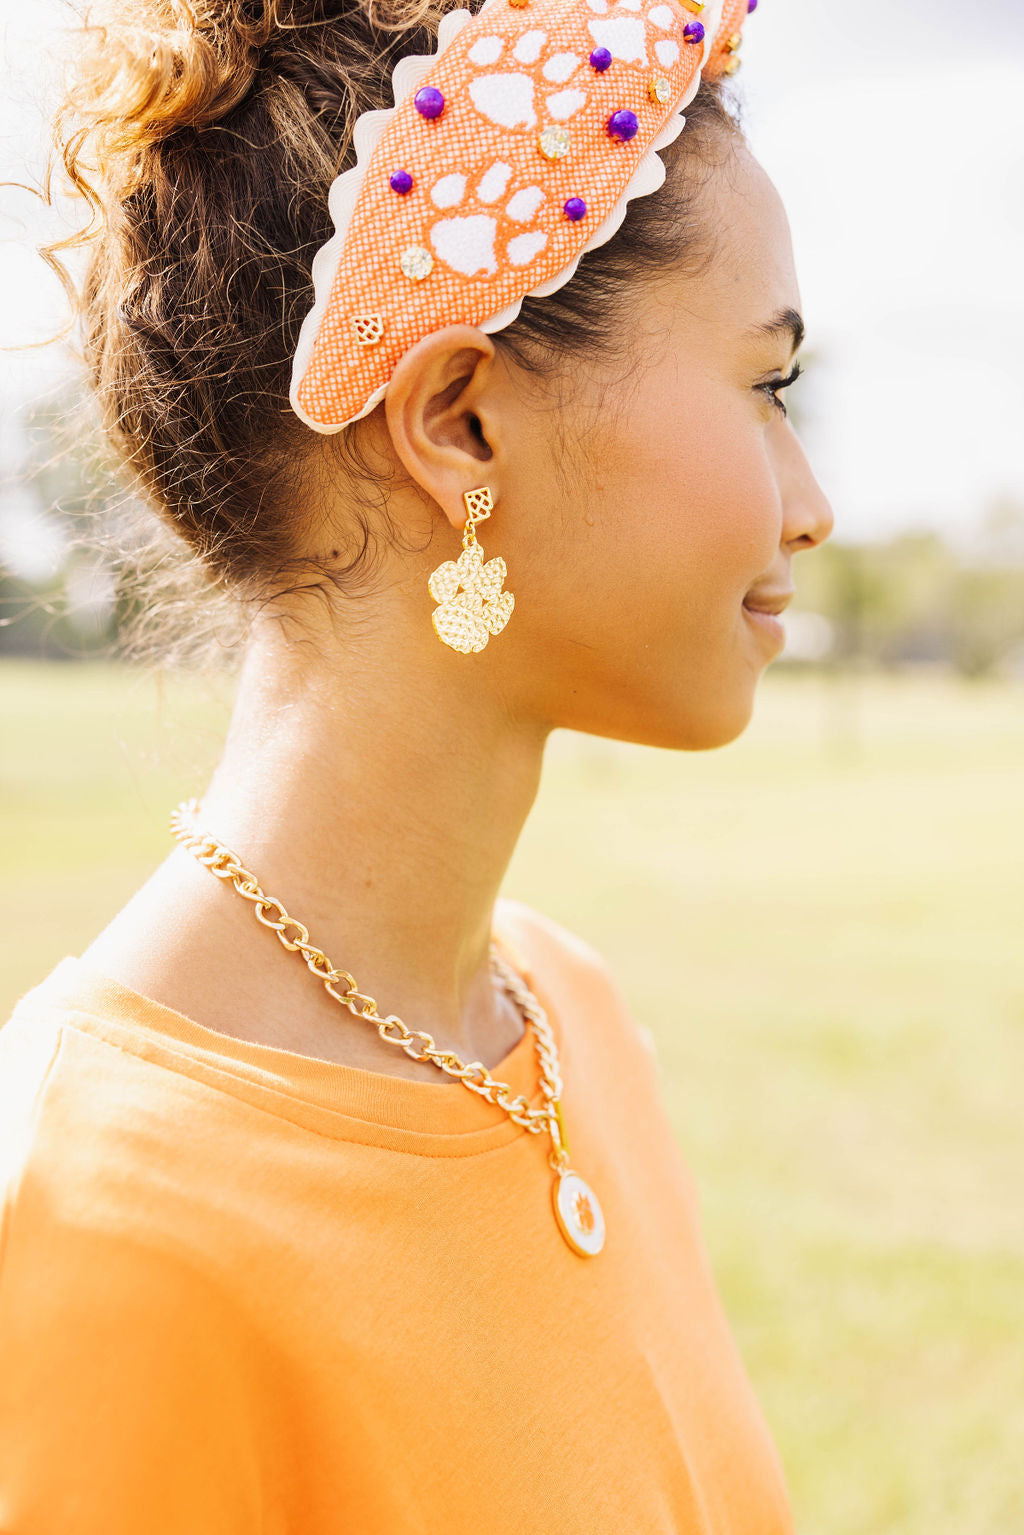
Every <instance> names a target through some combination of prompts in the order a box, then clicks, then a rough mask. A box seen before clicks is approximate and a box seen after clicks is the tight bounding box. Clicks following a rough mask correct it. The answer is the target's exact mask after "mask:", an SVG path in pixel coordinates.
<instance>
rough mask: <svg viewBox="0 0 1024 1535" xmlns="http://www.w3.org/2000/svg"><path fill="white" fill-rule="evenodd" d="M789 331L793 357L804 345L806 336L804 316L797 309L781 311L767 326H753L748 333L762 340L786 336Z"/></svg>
mask: <svg viewBox="0 0 1024 1535" xmlns="http://www.w3.org/2000/svg"><path fill="white" fill-rule="evenodd" d="M787 331H788V332H789V334H790V335H791V336H792V338H793V345H792V349H791V352H790V355H791V356H792V353H793V352H798V351H799V350H800V348H801V346H802V345H803V341H804V334H805V332H804V322H803V316H802V315H800V314H798V313H797V311H796V310H795V309H780V310H779V312H778V314H777V315H775V316H774V317H773V318H772V319H771V320H769V321H768V322H767V324H765V325H755V326H753V327H752V328H751V329H750V330H749V331H748V332H747V335H748V336H754V337H756V338H758V339H760V338H761V337H762V336H771V337H773V338H774V337H776V336H784V335H785V334H786V332H787Z"/></svg>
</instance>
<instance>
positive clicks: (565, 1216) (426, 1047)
mask: <svg viewBox="0 0 1024 1535" xmlns="http://www.w3.org/2000/svg"><path fill="white" fill-rule="evenodd" d="M198 813H199V801H198V799H188V800H182V802H181V804H180V805H178V806H177V807H176V808H175V809H174V810H173V811H172V812H171V820H170V829H171V831H172V832H173V833H174V835H175V837H177V838H178V840H179V841H180V842H182V843H184V845H185V846H186V847H187V848H188V849H189V851H190V852H191V853H193V854H194V855H195V857H196V858H197V859H198V860H199V862H200V863H201V864H205V865H206V867H207V868H208V869H209V870H210V872H211V873H212V874H215V875H216V876H217V878H218V879H230V880H231V882H232V884H233V885H234V887H235V889H236V890H237V891H238V893H239V895H244V896H245V898H246V900H248V901H252V902H253V915H254V916H255V917H256V919H257V921H259V922H262V923H263V925H264V927H269V928H271V929H272V930H273V931H274V932H275V933H276V934H277V936H278V938H279V939H280V941H281V943H282V944H283V945H284V947H285V948H286V949H292V950H296V949H297V950H298V951H299V953H300V954H301V955H302V957H303V959H304V960H305V961H306V964H307V966H308V967H309V969H310V970H311V971H312V972H313V974H314V975H315V976H316V977H317V979H318V980H320V981H323V983H324V988H325V990H326V991H327V992H328V993H329V994H330V995H331V996H332V997H333V998H334V1000H335V1001H336V1002H341V1003H342V1004H343V1005H344V1006H345V1007H347V1008H348V1009H349V1011H350V1012H351V1013H352V1014H353V1015H354V1016H355V1017H356V1018H365V1019H366V1020H367V1022H368V1023H372V1024H374V1025H375V1026H376V1029H377V1032H378V1034H379V1035H380V1037H381V1039H384V1040H387V1042H388V1044H391V1045H397V1046H398V1048H399V1049H400V1050H404V1051H405V1053H406V1055H408V1056H409V1057H410V1059H411V1060H414V1061H431V1062H433V1064H434V1065H435V1066H439V1067H440V1068H441V1070H442V1071H446V1072H448V1073H449V1075H450V1076H453V1077H458V1079H459V1081H460V1082H461V1083H462V1085H463V1087H468V1088H469V1089H470V1091H471V1092H474V1093H479V1095H480V1096H481V1097H482V1098H486V1099H487V1100H488V1101H489V1102H490V1103H495V1104H497V1105H498V1107H499V1108H501V1109H504V1111H505V1113H506V1114H508V1116H509V1118H510V1119H512V1120H514V1121H515V1123H516V1124H517V1125H522V1126H523V1127H524V1128H525V1129H527V1130H529V1132H530V1133H531V1134H532V1135H539V1134H542V1133H543V1132H544V1131H545V1130H547V1132H548V1134H549V1136H550V1137H551V1150H550V1151H549V1152H548V1165H549V1166H550V1167H551V1168H553V1170H554V1172H555V1174H556V1177H555V1180H554V1183H553V1184H552V1189H551V1194H552V1203H553V1204H554V1208H555V1219H556V1220H557V1222H558V1229H559V1230H560V1231H561V1233H562V1235H563V1236H564V1237H565V1240H566V1241H567V1242H568V1244H569V1246H570V1247H571V1248H572V1250H573V1252H576V1253H579V1254H580V1256H581V1257H584V1258H590V1257H594V1256H595V1255H596V1254H597V1253H599V1252H600V1251H601V1249H602V1247H603V1246H604V1237H605V1224H604V1214H603V1212H602V1210H601V1206H600V1204H599V1203H598V1200H597V1196H596V1194H595V1193H594V1191H593V1190H592V1189H591V1188H590V1187H589V1185H588V1184H587V1183H586V1182H584V1180H583V1179H582V1178H581V1177H580V1175H579V1173H577V1172H575V1171H574V1170H573V1169H572V1168H571V1167H570V1166H569V1141H568V1137H567V1136H566V1133H565V1121H564V1119H563V1117H562V1078H561V1075H560V1072H559V1063H558V1046H557V1045H556V1043H555V1036H554V1034H553V1033H552V1032H551V1025H550V1023H549V1022H548V1017H547V1014H546V1012H545V1011H544V1009H543V1007H542V1006H541V1004H540V1003H539V1002H538V1000H537V998H536V997H535V996H534V994H533V992H532V991H530V989H529V987H528V986H527V985H526V984H525V982H524V981H523V980H522V978H521V977H520V976H519V974H518V973H517V972H516V971H515V970H514V969H513V967H512V966H511V965H510V964H509V963H508V962H507V960H506V959H505V958H504V957H503V956H502V955H501V954H500V953H499V951H498V949H497V947H496V945H495V944H494V942H493V941H492V943H491V946H490V963H491V969H492V971H493V972H494V973H495V974H496V975H497V977H498V979H499V980H500V981H501V983H502V985H503V986H504V987H505V990H506V991H507V992H508V993H509V995H510V996H511V997H512V998H513V1000H514V1001H515V1002H516V1003H517V1005H518V1006H519V1007H520V1008H521V1009H522V1011H523V1013H524V1014H525V1015H526V1018H527V1019H528V1021H529V1023H530V1026H531V1028H532V1029H533V1042H534V1047H535V1049H536V1052H537V1060H538V1062H539V1064H540V1079H541V1094H542V1096H543V1098H544V1107H543V1108H540V1109H532V1108H531V1107H530V1105H529V1102H528V1100H527V1099H526V1098H524V1097H523V1096H522V1094H520V1095H519V1096H518V1097H516V1098H510V1097H509V1086H508V1083H507V1082H498V1081H496V1080H495V1078H494V1077H492V1076H491V1074H490V1072H489V1071H488V1070H487V1068H486V1066H484V1065H483V1063H482V1062H481V1061H471V1062H470V1064H469V1065H468V1066H466V1065H464V1064H463V1062H462V1061H460V1060H459V1057H458V1056H457V1055H455V1054H454V1052H453V1051H451V1050H439V1049H438V1048H437V1046H436V1045H435V1044H434V1041H433V1039H432V1038H431V1036H430V1035H429V1034H427V1033H424V1032H423V1031H422V1030H421V1029H408V1028H406V1026H405V1024H404V1023H403V1022H402V1020H401V1018H399V1017H398V1016H397V1015H396V1014H395V1013H389V1014H388V1016H387V1017H386V1018H382V1017H381V1015H380V1013H379V1012H378V1010H377V1003H376V1002H375V1001H374V999H373V997H369V996H367V995H366V993H365V992H362V991H360V990H359V988H358V986H357V985H356V979H355V976H353V975H351V974H350V973H349V972H348V971H347V970H337V969H335V967H334V966H333V965H332V964H331V962H330V960H329V959H328V958H327V956H326V955H325V954H324V952H323V950H322V949H318V948H317V947H316V945H315V944H312V943H310V941H309V931H308V929H307V928H305V927H304V926H303V925H302V923H301V922H299V921H297V920H296V918H294V917H290V916H289V915H288V913H287V912H286V911H285V909H284V907H283V906H282V905H281V902H280V901H278V900H275V899H274V897H273V896H268V895H266V894H264V892H263V891H262V890H261V889H260V886H259V884H258V883H257V880H256V877H255V875H253V874H251V873H250V872H249V870H248V869H246V868H245V867H244V866H243V864H242V862H241V860H240V859H239V858H238V855H237V854H236V853H233V852H232V851H231V849H230V848H229V847H225V846H224V844H223V843H221V842H218V841H217V840H216V838H214V837H211V836H210V835H209V834H208V833H206V832H204V831H202V830H201V828H200V827H199V826H198V825H197V824H196V817H197V816H198ZM270 910H274V911H276V912H277V916H276V917H273V916H267V912H268V911H270ZM286 929H289V930H290V931H291V932H292V934H293V935H294V936H293V937H289V936H288V932H287V931H286ZM338 981H341V982H343V983H344V987H343V990H341V991H338V990H337V988H336V982H338ZM417 1040H419V1041H420V1045H421V1048H420V1049H417V1048H416V1044H415V1041H417Z"/></svg>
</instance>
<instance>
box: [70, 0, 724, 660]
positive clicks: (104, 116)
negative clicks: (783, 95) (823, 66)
mask: <svg viewBox="0 0 1024 1535" xmlns="http://www.w3.org/2000/svg"><path fill="white" fill-rule="evenodd" d="M480 3H481V0H469V8H470V9H472V10H473V11H476V10H478V9H479V5H480ZM450 8H451V6H450V4H449V0H383V3H378V0H106V3H104V4H102V5H94V6H92V7H91V8H90V9H89V10H88V12H87V13H86V14H85V16H84V17H83V18H82V25H81V27H80V28H79V29H77V30H76V31H75V32H74V33H73V34H72V37H73V43H74V46H73V49H72V50H71V51H70V54H69V65H68V74H67V79H66V87H65V94H64V98H63V102H62V105H61V107H60V109H59V111H58V114H57V117H56V121H55V127H54V142H53V148H52V152H51V159H50V164H49V167H48V172H47V181H46V192H45V195H46V196H47V198H48V199H50V198H51V197H52V191H51V188H52V178H53V174H54V172H55V171H57V172H60V173H61V174H62V176H63V177H66V179H67V181H68V182H69V183H70V186H71V188H72V189H73V190H74V191H75V192H77V193H78V194H80V196H81V197H83V198H84V199H85V200H86V201H87V203H88V205H89V209H90V219H89V222H88V224H87V225H86V226H85V227H84V228H82V229H80V230H79V231H77V232H76V233H75V234H73V235H71V236H69V237H68V238H67V239H65V240H61V241H57V242H54V243H52V244H50V245H48V246H45V247H42V253H43V255H44V256H45V257H46V259H47V260H48V261H49V262H50V264H51V265H52V266H53V267H54V268H55V269H56V270H57V271H58V273H59V275H60V276H61V279H62V281H63V282H64V284H65V288H66V290H67V292H68V294H69V297H70V299H71V302H72V312H73V321H72V323H74V322H75V321H76V320H77V321H78V322H80V328H81V336H82V359H83V362H84V366H85V370H86V373H87V377H88V381H89V385H90V388H91V392H92V396H93V399H94V400H95V402H96V404H98V408H99V418H100V421H101V423H102V429H103V432H104V434H105V436H106V438H107V439H108V441H109V442H110V443H111V444H113V446H114V448H115V449H116V453H117V456H118V459H119V461H120V463H121V464H122V465H123V466H124V468H125V469H126V470H127V472H128V481H129V483H130V484H131V485H132V487H133V488H134V493H135V495H137V496H138V498H139V504H140V515H141V516H142V517H144V518H145V523H144V525H143V524H142V523H140V522H139V520H138V519H136V521H135V522H134V524H133V525H132V529H131V536H129V537H127V538H125V537H124V520H123V518H122V519H121V520H120V522H119V523H117V524H115V523H114V522H112V521H111V520H110V519H107V520H106V521H105V522H104V521H99V522H98V523H97V526H98V528H99V531H98V533H97V534H96V535H95V542H98V543H99V545H100V547H101V548H102V549H104V550H105V552H106V554H107V556H108V557H110V556H111V555H114V556H115V559H114V563H117V564H119V565H120V567H121V570H122V576H123V577H126V578H127V579H126V585H127V589H128V591H129V592H130V595H131V608H130V612H129V621H128V622H126V623H125V624H124V625H123V627H122V630H121V634H120V637H119V649H120V651H121V653H122V654H125V655H127V656H128V657H130V658H133V659H144V658H151V657H162V658H163V659H164V661H168V660H170V659H171V658H172V655H173V656H174V657H175V658H181V657H183V656H184V655H185V654H188V655H189V656H190V657H191V658H192V659H195V654H196V650H197V648H198V649H199V650H200V651H202V650H204V649H208V648H209V644H210V642H211V641H212V642H213V644H214V645H215V646H216V648H218V649H220V650H223V648H224V646H225V645H228V646H229V647H230V646H231V644H232V643H233V641H234V640H237V638H238V637H239V636H240V635H241V634H244V631H245V625H246V621H247V619H248V618H249V617H251V615H252V612H253V611H254V608H255V607H256V606H260V605H263V604H266V603H267V602H270V601H273V599H274V598H275V597H277V596H279V595H282V594H284V593H286V592H287V593H291V592H295V591H297V590H302V591H304V592H305V591H309V592H314V591H318V592H320V593H321V594H322V595H325V596H326V595H328V594H329V593H330V591H331V590H332V589H333V590H334V591H340V592H350V591H351V590H352V589H353V587H354V585H355V583H356V581H357V579H366V578H367V576H368V575H369V573H370V571H371V569H372V566H373V559H374V554H375V552H377V551H379V550H380V548H381V547H382V546H383V545H384V543H385V542H386V541H387V540H394V539H395V538H396V537H397V536H398V535H397V531H396V529H395V527H394V525H393V523H392V522H391V521H390V519H389V518H388V514H387V506H388V493H387V492H388V483H387V481H386V479H385V478H383V477H382V473H381V466H380V465H379V464H377V463H370V462H368V460H367V457H366V454H365V453H364V451H363V449H362V444H361V433H360V423H359V422H356V423H354V425H353V426H352V427H349V428H346V429H344V430H343V431H341V432H339V433H337V434H335V435H333V436H327V437H325V436H323V435H321V434H318V433H314V432H312V431H310V429H309V428H308V427H307V426H305V425H304V424H303V423H302V422H301V421H299V419H298V418H297V417H296V416H295V415H294V413H293V412H292V410H291V408H290V406H289V403H288V387H289V381H290V373H291V363H292V357H293V354H294V351H295V347H296V344H297V340H298V334H299V329H300V326H301V324H302V320H303V318H304V317H305V315H306V313H307V312H308V310H309V308H310V306H311V304H312V300H313V293H312V281H311V276H310V271H311V267H312V261H313V257H314V255H315V254H316V252H317V251H318V250H319V248H320V247H321V246H322V245H323V244H324V242H325V241H326V240H327V239H328V238H330V236H331V235H332V234H333V225H332V222H331V218H330V214H329V212H328V202H327V194H328V190H329V188H330V185H331V182H332V181H333V180H334V178H335V177H336V176H338V175H339V174H340V173H341V171H343V170H345V169H346V168H347V167H348V166H349V165H350V164H351V163H353V161H354V150H353V145H352V130H353V126H354V123H355V120H356V118H357V116H358V115H359V114H360V113H361V112H365V111H369V110H375V109H376V110H379V109H381V108H386V107H390V106H391V105H392V97H391V88H390V81H391V71H392V69H393V68H394V65H395V64H396V62H397V61H398V59H399V58H400V57H402V56H403V55H405V54H408V53H432V52H433V51H434V50H435V48H436V38H437V28H438V24H439V22H440V19H441V17H442V16H443V15H444V13H445V11H446V10H448V9H450ZM738 132H739V128H738V121H737V118H736V115H735V107H734V104H732V103H728V104H727V102H726V100H725V99H724V96H723V91H722V87H721V86H719V85H717V84H709V83H707V82H704V83H702V85H701V87H700V89H699V91H698V93H697V95H696V97H695V98H694V100H693V102H692V104H691V105H690V107H689V108H688V109H687V127H686V129H685V131H684V132H683V133H682V134H681V135H680V136H679V138H678V139H677V140H676V141H675V142H674V144H672V145H670V146H669V147H668V148H667V149H666V150H664V151H662V157H663V159H664V161H665V163H666V166H667V167H668V172H669V174H668V178H667V188H666V190H664V191H663V192H662V193H661V194H660V195H656V196H653V197H644V198H640V199H637V200H636V201H635V202H633V203H631V205H630V209H629V212H628V215H627V218H626V220H625V221H624V223H623V225H622V227H621V228H620V230H619V231H618V233H617V234H616V235H615V236H614V237H613V238H612V239H611V240H609V241H608V242H607V243H606V244H605V245H603V246H601V247H599V248H598V249H597V250H594V251H592V252H589V253H588V254H587V255H586V256H585V257H584V258H583V260H582V261H581V263H580V265H579V268H578V270H577V272H576V274H575V276H574V277H573V278H572V280H571V281H570V282H569V283H568V284H566V285H565V286H564V287H563V288H561V289H560V290H559V291H558V292H556V293H554V294H551V295H549V296H548V297H546V298H540V299H526V300H525V301H524V303H523V306H522V311H521V313H520V315H519V317H518V319H517V320H516V321H515V322H514V323H513V324H512V325H511V326H509V327H507V328H506V329H505V330H503V331H499V332H497V333H495V335H494V342H495V345H496V346H498V347H499V348H501V349H503V350H504V351H505V352H506V353H507V354H508V355H509V356H510V357H511V358H512V359H513V360H514V361H515V362H516V363H517V364H518V365H519V366H520V367H522V368H524V369H526V370H528V371H529V372H530V373H531V374H535V375H538V376H543V377H550V376H552V375H553V374H564V373H565V372H566V371H567V370H566V369H565V364H566V362H567V361H570V362H571V359H572V358H573V357H574V356H577V357H578V356H579V355H580V354H584V353H595V354H596V353H601V354H615V353H619V352H621V353H623V355H626V354H627V352H628V344H627V343H628V327H624V326H623V324H622V310H623V301H624V298H625V296H626V294H627V293H628V291H629V289H630V287H631V286H632V285H634V284H635V283H636V282H637V280H638V279H639V278H642V277H643V276H644V275H645V274H647V273H653V272H655V271H659V270H660V271H664V270H667V269H676V270H678V269H680V268H684V269H686V270H694V271H695V270H697V269H699V268H700V266H701V265H702V264H703V263H704V262H706V260H707V259H708V257H709V256H710V254H711V249H712V232H711V231H710V230H708V229H707V228H705V227H702V225H701V221H700V219H699V217H698V211H697V192H698V189H699V187H700V186H701V185H702V184H703V182H704V180H706V178H707V175H708V174H709V173H710V167H711V166H712V165H713V164H714V163H716V152H715V151H716V149H718V150H719V152H720V151H721V146H722V145H723V144H727V143H728V142H729V140H730V139H731V138H732V137H733V136H734V135H735V134H737V133H738ZM81 247H84V248H85V268H84V275H83V277H82V278H81V279H80V281H79V282H78V283H77V284H76V283H75V281H74V280H73V279H72V278H71V276H70V274H69V272H68V270H67V268H66V266H65V264H64V262H63V261H62V259H61V256H62V253H63V252H65V251H67V250H69V249H73V248H81ZM325 466H326V473H325ZM339 471H342V472H344V474H345V475H346V476H347V479H348V482H349V483H350V485H351V491H352V496H351V500H352V540H351V547H349V548H347V549H345V550H339V549H337V548H332V549H325V550H324V551H323V552H322V553H320V554H318V553H316V552H311V551H310V550H309V549H308V548H305V547H303V543H304V542H305V541H308V538H309V529H310V527H311V526H313V525H315V523H316V519H317V518H318V516H319V517H321V518H323V517H324V516H325V511H326V507H325V504H324V503H323V500H322V497H323V494H324V491H323V486H324V485H325V483H328V482H330V481H332V480H333V481H334V482H336V481H337V478H338V472H339ZM347 491H348V485H346V492H347ZM296 508H301V509H302V513H303V515H302V517H301V518H300V517H299V516H297V514H296ZM143 509H144V510H143ZM154 511H155V513H156V518H155V519H154V517H153V512H154ZM115 525H116V526H118V527H119V528H120V530H121V531H120V532H119V533H118V534H115V533H114V532H112V531H111V529H112V528H113V527H114V526H115ZM300 534H301V535H303V536H302V537H300ZM115 541H116V542H117V543H118V546H119V547H118V548H117V549H116V550H114V549H112V547H111V545H112V543H113V542H115ZM334 541H336V540H334ZM218 599H220V600H219V601H218Z"/></svg>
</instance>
